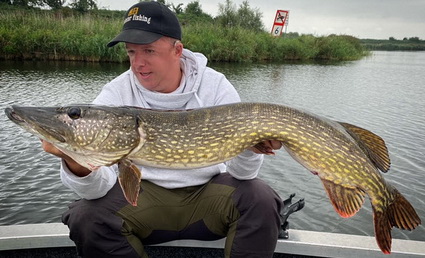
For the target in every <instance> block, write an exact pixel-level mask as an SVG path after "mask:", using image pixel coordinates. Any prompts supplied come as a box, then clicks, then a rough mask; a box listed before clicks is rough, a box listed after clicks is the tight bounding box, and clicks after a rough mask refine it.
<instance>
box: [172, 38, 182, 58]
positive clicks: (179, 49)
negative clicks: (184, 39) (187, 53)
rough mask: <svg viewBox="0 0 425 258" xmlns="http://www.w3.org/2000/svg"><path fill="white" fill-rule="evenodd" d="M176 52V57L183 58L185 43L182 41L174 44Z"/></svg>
mask: <svg viewBox="0 0 425 258" xmlns="http://www.w3.org/2000/svg"><path fill="white" fill-rule="evenodd" d="M174 50H175V51H176V52H175V53H176V55H178V56H181V55H182V54H183V43H181V41H180V40H177V41H176V42H175V43H174Z"/></svg>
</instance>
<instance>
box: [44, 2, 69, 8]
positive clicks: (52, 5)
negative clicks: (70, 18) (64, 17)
mask: <svg viewBox="0 0 425 258" xmlns="http://www.w3.org/2000/svg"><path fill="white" fill-rule="evenodd" d="M65 2H66V0H43V3H44V4H45V5H47V6H49V7H50V8H52V9H53V10H55V9H60V8H62V7H63V5H64V4H65Z"/></svg>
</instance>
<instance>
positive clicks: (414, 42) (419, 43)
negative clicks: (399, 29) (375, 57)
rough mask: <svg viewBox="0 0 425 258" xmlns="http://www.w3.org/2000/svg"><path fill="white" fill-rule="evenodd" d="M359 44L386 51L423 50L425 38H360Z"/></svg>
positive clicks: (370, 48)
mask: <svg viewBox="0 0 425 258" xmlns="http://www.w3.org/2000/svg"><path fill="white" fill-rule="evenodd" d="M361 44H362V45H363V47H364V48H366V49H369V50H386V51H424V50H425V40H420V39H419V38H418V37H411V38H404V39H403V40H397V39H395V38H394V37H390V39H389V40H380V39H362V40H361Z"/></svg>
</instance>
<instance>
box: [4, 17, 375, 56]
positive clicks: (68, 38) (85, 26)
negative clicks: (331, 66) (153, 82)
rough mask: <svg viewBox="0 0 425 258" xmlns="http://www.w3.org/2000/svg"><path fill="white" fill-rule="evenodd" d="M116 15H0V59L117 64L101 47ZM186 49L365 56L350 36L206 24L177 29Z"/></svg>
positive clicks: (117, 23)
mask: <svg viewBox="0 0 425 258" xmlns="http://www.w3.org/2000/svg"><path fill="white" fill-rule="evenodd" d="M121 26H122V19H121V18H120V16H119V15H118V16H117V15H105V13H104V14H102V15H99V14H86V15H75V14H66V13H63V12H53V11H40V10H38V11H35V10H30V11H29V10H25V11H7V12H6V11H0V58H1V59H37V60H81V61H95V62H97V61H105V62H123V61H125V60H126V55H125V52H124V49H123V47H122V46H120V47H114V48H107V47H106V43H107V42H108V41H109V40H110V39H112V38H113V37H114V36H115V35H116V34H117V33H118V32H119V31H120V29H121ZM182 41H183V43H184V45H185V47H186V48H188V49H191V50H193V51H198V52H202V53H204V54H205V55H206V56H207V57H208V58H209V59H210V60H213V61H229V62H245V61H258V60H271V61H283V60H314V59H326V60H355V59H360V58H361V57H363V56H364V55H366V54H367V51H365V49H364V48H363V47H362V45H361V44H360V41H359V40H358V39H356V38H354V37H351V36H337V35H333V36H327V37H314V36H311V35H302V36H299V37H294V38H273V37H271V36H270V35H269V33H267V32H260V33H258V32H253V31H250V30H247V29H243V28H240V27H220V26H217V25H215V24H212V23H206V24H200V23H189V24H187V25H184V26H183V40H182Z"/></svg>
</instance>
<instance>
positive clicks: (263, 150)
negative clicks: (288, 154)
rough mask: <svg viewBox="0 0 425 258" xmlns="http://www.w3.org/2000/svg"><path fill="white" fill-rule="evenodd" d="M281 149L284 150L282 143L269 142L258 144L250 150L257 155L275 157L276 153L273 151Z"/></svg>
mask: <svg viewBox="0 0 425 258" xmlns="http://www.w3.org/2000/svg"><path fill="white" fill-rule="evenodd" d="M280 148H282V143H281V142H280V141H276V140H269V141H264V142H260V143H257V144H256V145H254V146H252V147H250V148H249V149H250V150H252V151H253V152H255V153H257V154H266V155H274V154H275V153H274V151H273V150H278V149H280Z"/></svg>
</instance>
